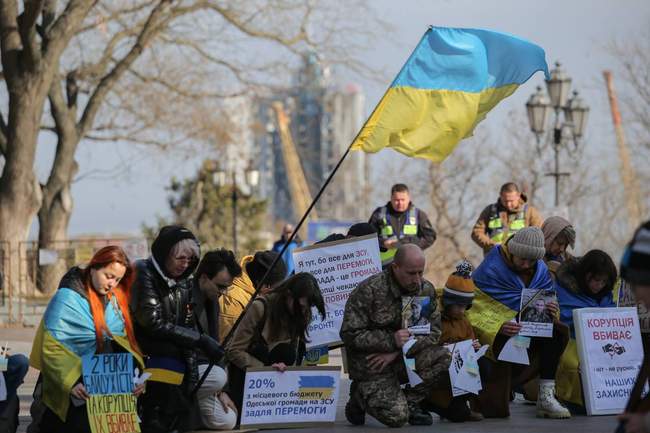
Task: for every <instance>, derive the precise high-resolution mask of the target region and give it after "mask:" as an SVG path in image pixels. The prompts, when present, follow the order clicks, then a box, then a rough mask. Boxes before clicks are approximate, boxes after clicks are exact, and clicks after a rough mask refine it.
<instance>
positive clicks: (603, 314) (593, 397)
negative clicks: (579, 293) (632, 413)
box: [573, 308, 643, 415]
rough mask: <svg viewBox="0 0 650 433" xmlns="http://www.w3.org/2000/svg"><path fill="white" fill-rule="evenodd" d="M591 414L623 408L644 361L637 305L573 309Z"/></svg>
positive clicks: (584, 389)
mask: <svg viewBox="0 0 650 433" xmlns="http://www.w3.org/2000/svg"><path fill="white" fill-rule="evenodd" d="M573 322H574V323H575V330H576V342H577V344H578V355H579V357H580V364H581V375H582V387H583V393H584V396H585V404H586V407H587V414H588V415H610V414H618V413H621V412H623V410H624V409H625V404H626V403H627V400H628V398H629V396H630V392H631V391H632V387H633V386H634V382H635V380H636V376H637V374H638V372H639V369H640V368H641V363H642V361H643V345H642V342H641V331H640V330H639V318H638V315H637V311H636V308H579V309H575V310H573Z"/></svg>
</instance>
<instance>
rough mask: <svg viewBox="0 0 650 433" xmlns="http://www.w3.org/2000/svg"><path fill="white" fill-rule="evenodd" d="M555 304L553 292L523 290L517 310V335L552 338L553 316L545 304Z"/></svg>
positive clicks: (555, 299)
mask: <svg viewBox="0 0 650 433" xmlns="http://www.w3.org/2000/svg"><path fill="white" fill-rule="evenodd" d="M552 301H555V302H557V296H556V295H555V291H554V290H537V289H523V290H522V291H521V304H520V308H519V311H520V313H519V324H520V325H521V330H520V331H519V335H523V336H526V337H552V336H553V316H552V315H551V313H549V312H548V311H547V310H546V304H547V303H549V302H552Z"/></svg>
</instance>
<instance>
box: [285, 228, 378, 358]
mask: <svg viewBox="0 0 650 433" xmlns="http://www.w3.org/2000/svg"><path fill="white" fill-rule="evenodd" d="M293 263H294V264H295V266H296V272H309V273H310V274H312V275H313V276H314V277H315V278H316V279H317V280H318V285H319V287H320V289H321V292H322V293H323V299H324V300H325V309H326V312H327V315H326V317H325V320H321V319H320V316H319V315H318V314H317V313H314V314H313V317H314V319H313V320H312V322H311V323H310V324H309V327H308V331H309V339H310V341H309V342H308V343H307V349H311V348H313V347H318V346H325V345H332V344H338V343H340V341H341V338H340V337H339V331H340V330H341V324H342V323H343V313H344V311H345V303H346V301H347V300H348V297H349V296H350V293H351V292H352V290H354V289H355V288H356V287H357V284H359V283H360V282H361V281H363V280H365V279H367V278H368V277H370V276H372V275H374V274H376V273H379V272H381V260H380V259H379V242H378V241H377V235H367V236H360V237H356V238H351V239H345V240H341V241H334V242H327V243H324V244H318V245H311V246H308V247H304V248H296V249H295V250H294V251H293Z"/></svg>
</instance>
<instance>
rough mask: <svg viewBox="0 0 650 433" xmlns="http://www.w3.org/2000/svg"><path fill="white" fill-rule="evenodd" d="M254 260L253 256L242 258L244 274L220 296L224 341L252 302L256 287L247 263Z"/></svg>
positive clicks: (221, 325)
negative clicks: (247, 269) (249, 273)
mask: <svg viewBox="0 0 650 433" xmlns="http://www.w3.org/2000/svg"><path fill="white" fill-rule="evenodd" d="M252 261H253V256H245V257H244V258H243V259H242V260H241V268H242V274H241V275H240V276H239V277H236V278H235V279H234V280H233V282H232V286H230V289H229V290H228V291H227V292H226V293H224V294H223V295H222V296H221V297H220V298H219V339H218V341H220V342H223V341H224V339H225V338H226V336H227V335H228V333H229V332H230V330H231V329H232V327H233V325H234V324H235V322H236V321H237V319H238V318H239V316H241V315H242V314H243V313H244V310H246V306H247V305H248V303H249V302H250V300H251V298H252V297H253V294H255V287H254V286H253V282H252V281H251V279H250V277H249V276H248V272H246V265H247V264H248V263H250V262H252Z"/></svg>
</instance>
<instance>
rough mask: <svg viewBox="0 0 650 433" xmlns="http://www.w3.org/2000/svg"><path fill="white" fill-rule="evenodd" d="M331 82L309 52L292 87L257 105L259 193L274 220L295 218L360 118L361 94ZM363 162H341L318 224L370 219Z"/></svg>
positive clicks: (361, 157) (354, 157)
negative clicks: (266, 201)
mask: <svg viewBox="0 0 650 433" xmlns="http://www.w3.org/2000/svg"><path fill="white" fill-rule="evenodd" d="M328 76H329V73H328V71H327V69H325V68H323V66H322V65H321V63H320V62H319V61H318V60H317V58H316V56H315V55H313V54H306V55H304V56H303V64H302V67H301V68H300V70H299V71H298V73H297V75H296V77H295V79H294V85H293V87H291V88H290V89H287V90H286V91H282V92H276V93H273V94H271V95H269V96H267V97H263V98H258V99H257V100H256V103H255V109H254V111H255V116H256V122H255V123H256V124H257V125H258V126H259V127H258V128H255V138H254V140H255V146H254V148H255V149H256V152H259V153H258V154H257V155H255V156H256V158H255V159H256V160H257V163H258V164H259V166H258V167H259V170H260V175H261V182H260V190H259V193H260V195H261V196H262V197H264V198H266V199H267V200H268V201H269V212H270V213H271V217H272V218H273V220H274V221H275V222H296V221H297V219H298V218H300V216H301V214H302V212H303V211H304V209H305V208H306V207H307V206H308V205H309V202H310V201H311V198H312V197H314V196H315V195H316V193H317V192H318V190H319V189H320V187H321V186H322V185H323V183H324V181H325V179H326V178H327V176H328V175H329V174H330V173H331V171H332V169H333V168H334V166H335V165H336V163H337V162H338V161H339V159H340V157H341V156H342V155H343V153H344V152H345V150H346V149H347V147H348V146H349V145H350V143H351V142H352V140H353V139H354V137H355V135H356V134H357V132H358V131H359V129H360V128H361V126H362V124H363V122H364V120H365V118H364V96H363V93H362V92H361V90H360V89H359V88H358V87H357V86H354V85H348V86H346V87H343V88H341V87H336V86H331V85H330V84H329V83H328V81H329V80H328ZM365 162H366V158H365V154H363V153H361V152H353V153H351V154H350V155H349V156H348V157H347V158H346V161H345V162H344V164H343V166H342V167H341V169H340V170H339V172H337V174H336V176H335V178H334V181H333V182H332V184H330V186H329V187H328V189H327V191H326V192H325V194H324V195H323V196H322V197H321V200H320V201H319V203H318V205H317V207H316V213H317V215H318V217H319V218H325V219H345V220H357V221H359V220H365V219H367V217H368V206H369V203H367V198H368V196H369V193H368V185H367V184H366V179H367V178H368V176H367V168H366V164H365Z"/></svg>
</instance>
